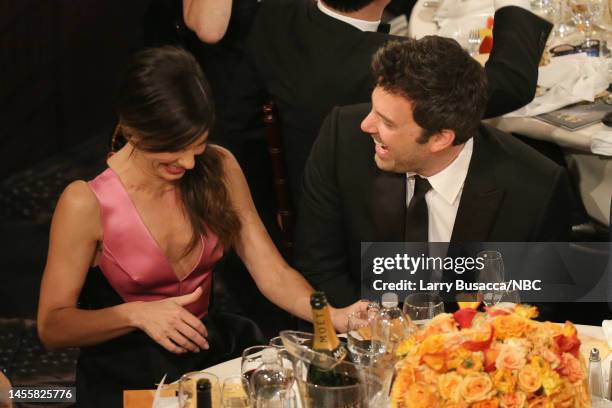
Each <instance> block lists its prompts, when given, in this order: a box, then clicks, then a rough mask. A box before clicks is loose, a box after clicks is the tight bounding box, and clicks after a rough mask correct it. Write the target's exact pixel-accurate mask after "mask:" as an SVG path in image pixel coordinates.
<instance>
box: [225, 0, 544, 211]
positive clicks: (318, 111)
mask: <svg viewBox="0 0 612 408" xmlns="http://www.w3.org/2000/svg"><path fill="white" fill-rule="evenodd" d="M387 4H388V0H320V1H319V2H314V1H312V0H292V1H284V0H266V1H265V2H263V3H262V5H261V8H260V10H259V12H258V15H257V16H256V18H255V21H254V22H253V26H252V29H251V32H250V35H249V38H248V42H247V47H246V55H245V61H244V64H243V67H242V69H241V71H239V72H240V74H239V75H238V77H237V80H236V84H235V85H236V86H235V89H234V91H233V95H234V102H233V103H231V106H232V110H231V115H230V116H229V117H227V118H225V120H224V122H225V123H226V129H227V130H228V132H229V133H230V134H231V136H232V137H233V138H237V139H238V140H237V143H236V144H238V145H241V144H242V146H238V147H237V148H240V147H242V148H243V149H244V150H245V154H246V156H247V159H249V160H254V159H253V157H252V155H254V154H255V151H256V149H257V147H256V146H257V142H255V141H253V139H254V138H257V137H258V136H260V135H261V128H262V126H263V122H262V113H261V107H262V104H263V103H264V101H265V100H266V99H267V98H271V99H272V100H273V101H274V102H275V103H276V104H277V106H278V111H279V117H280V123H281V130H282V136H283V144H284V150H285V161H286V164H287V170H288V173H289V180H290V184H291V192H292V196H293V199H294V204H297V203H298V202H299V199H298V198H299V190H300V184H301V175H302V172H303V169H304V165H305V162H306V159H307V157H308V153H309V152H310V149H311V147H312V144H313V142H314V140H315V139H316V136H317V133H318V130H319V128H320V127H321V124H322V123H323V119H324V118H325V116H326V115H327V114H328V113H329V112H330V110H331V108H332V107H334V106H340V105H347V104H353V103H360V102H367V101H368V100H369V98H370V93H371V92H372V89H373V85H374V81H373V78H372V75H371V72H370V62H371V59H372V55H373V54H374V52H375V51H376V50H377V49H378V48H379V47H380V46H382V45H383V44H384V43H386V42H387V41H388V40H389V39H392V38H398V37H394V36H390V35H389V34H386V33H382V32H372V31H376V29H377V28H379V23H380V19H381V16H382V13H383V10H384V8H385V6H386V5H387ZM527 7H528V6H527ZM551 27H552V26H551V25H550V24H549V23H548V22H546V21H545V20H543V19H541V18H539V17H537V16H535V15H534V14H533V13H531V12H530V11H527V10H525V9H523V8H521V7H517V6H505V7H501V8H500V9H499V10H497V12H496V13H495V26H494V29H493V30H494V32H493V36H494V38H495V42H494V46H493V51H492V53H491V56H490V58H489V61H488V63H487V64H486V65H485V71H486V73H487V77H488V82H489V91H488V92H489V104H488V105H487V109H486V112H485V117H494V116H498V115H501V114H504V113H507V112H510V111H513V110H515V109H518V108H519V107H521V106H523V105H525V104H527V103H528V102H530V101H531V100H532V99H533V96H534V94H535V87H536V82H537V74H538V63H539V60H540V57H541V55H542V51H543V49H544V45H545V42H546V39H547V37H548V34H549V32H550V29H551ZM384 28H385V27H382V26H381V27H380V29H384ZM386 28H387V29H388V27H386ZM257 130H259V132H258V131H257ZM244 144H246V145H248V146H249V148H244ZM261 145H262V146H263V142H261ZM260 147H261V146H260ZM261 150H262V151H263V150H264V149H261ZM263 154H264V155H265V156H266V160H268V159H267V152H265V151H264V152H263ZM238 156H241V155H240V154H238ZM239 160H240V157H239ZM259 164H261V163H259ZM244 167H246V169H245V172H246V173H249V172H250V171H251V170H255V171H261V168H259V167H262V166H258V168H257V169H252V168H249V166H248V165H247V164H244ZM247 177H249V174H247ZM254 179H255V177H249V182H250V183H251V182H255V183H257V182H259V180H254ZM268 180H269V182H270V183H271V177H270V178H269V179H268ZM254 188H255V189H256V188H257V187H254ZM255 195H257V193H255Z"/></svg>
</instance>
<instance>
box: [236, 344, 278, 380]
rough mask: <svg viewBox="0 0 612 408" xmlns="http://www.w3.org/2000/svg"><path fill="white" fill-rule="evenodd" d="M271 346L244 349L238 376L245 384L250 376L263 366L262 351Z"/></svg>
mask: <svg viewBox="0 0 612 408" xmlns="http://www.w3.org/2000/svg"><path fill="white" fill-rule="evenodd" d="M271 347H272V346H268V345H265V346H264V345H261V346H252V347H249V348H246V349H244V351H243V352H242V360H241V362H240V374H241V375H242V377H244V379H245V380H247V382H250V381H251V376H252V375H253V373H254V372H255V370H257V369H258V368H259V367H260V366H261V365H262V364H263V351H264V350H265V349H267V348H271Z"/></svg>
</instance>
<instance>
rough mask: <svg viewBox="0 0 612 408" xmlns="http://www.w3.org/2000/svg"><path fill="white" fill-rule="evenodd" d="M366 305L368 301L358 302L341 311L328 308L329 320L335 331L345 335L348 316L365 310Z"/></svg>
mask: <svg viewBox="0 0 612 408" xmlns="http://www.w3.org/2000/svg"><path fill="white" fill-rule="evenodd" d="M368 304H369V302H368V301H366V300H360V301H358V302H355V303H353V304H352V305H350V306H347V307H344V308H342V309H336V308H334V307H330V314H331V319H332V323H333V324H334V328H335V329H336V331H338V332H339V333H346V332H347V331H348V316H349V315H350V314H352V313H355V312H359V311H362V310H363V311H365V310H367V309H368Z"/></svg>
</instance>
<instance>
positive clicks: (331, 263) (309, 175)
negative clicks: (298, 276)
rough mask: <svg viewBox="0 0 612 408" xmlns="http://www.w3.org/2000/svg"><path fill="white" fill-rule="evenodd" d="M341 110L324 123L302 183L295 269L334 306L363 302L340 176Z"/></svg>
mask: <svg viewBox="0 0 612 408" xmlns="http://www.w3.org/2000/svg"><path fill="white" fill-rule="evenodd" d="M337 118H338V108H334V110H332V112H331V114H330V115H329V116H328V117H327V118H326V119H325V122H324V123H323V126H322V127H321V130H320V132H319V137H318V138H317V140H316V141H315V144H314V146H313V148H312V151H311V152H310V156H309V158H308V161H307V163H306V168H305V170H304V176H303V179H302V186H303V195H302V200H301V205H300V207H299V212H298V220H297V230H296V239H295V253H294V255H295V267H296V269H297V270H299V271H300V272H301V273H302V274H303V275H304V277H305V278H306V279H307V280H308V281H309V282H310V284H311V285H313V286H314V287H315V288H317V289H318V290H322V291H324V292H325V293H326V295H327V298H328V300H329V301H330V303H331V304H332V305H333V306H336V307H343V306H346V305H349V304H351V303H353V302H355V301H356V300H357V299H359V286H358V284H357V282H355V281H353V280H352V279H351V276H350V273H349V271H348V259H347V257H348V249H347V248H346V242H347V237H346V236H345V230H344V227H343V213H342V206H341V197H340V193H339V189H338V183H337V173H336V166H335V163H336V160H337V158H336V155H337V152H336V145H337V127H336V123H337Z"/></svg>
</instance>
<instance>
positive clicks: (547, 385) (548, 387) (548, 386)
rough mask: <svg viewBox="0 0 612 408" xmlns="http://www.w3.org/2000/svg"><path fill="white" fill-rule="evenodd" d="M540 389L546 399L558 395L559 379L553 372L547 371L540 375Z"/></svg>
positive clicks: (559, 388)
mask: <svg viewBox="0 0 612 408" xmlns="http://www.w3.org/2000/svg"><path fill="white" fill-rule="evenodd" d="M542 387H543V388H544V394H546V396H547V397H550V396H551V395H553V394H556V393H558V392H559V391H560V390H561V377H560V376H559V374H557V373H556V372H555V371H552V370H548V371H547V372H545V373H544V374H543V375H542Z"/></svg>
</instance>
